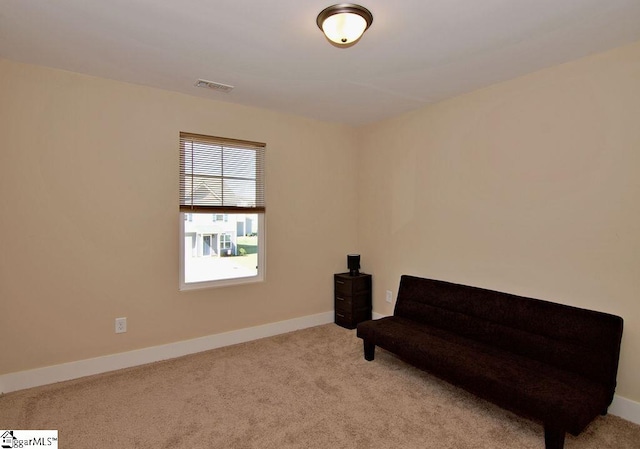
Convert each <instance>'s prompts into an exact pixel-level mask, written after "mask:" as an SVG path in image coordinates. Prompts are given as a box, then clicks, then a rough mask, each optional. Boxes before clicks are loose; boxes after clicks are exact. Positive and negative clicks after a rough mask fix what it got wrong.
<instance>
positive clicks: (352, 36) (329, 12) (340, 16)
mask: <svg viewBox="0 0 640 449" xmlns="http://www.w3.org/2000/svg"><path fill="white" fill-rule="evenodd" d="M372 22H373V15H372V14H371V12H370V11H369V10H368V9H367V8H365V7H363V6H360V5H354V4H353V3H339V4H337V5H333V6H329V7H328V8H326V9H324V10H322V12H320V14H318V18H317V19H316V23H317V24H318V27H319V28H320V29H321V30H322V32H323V33H324V35H325V36H327V39H329V42H331V43H332V44H334V45H335V46H336V47H350V46H352V45H353V44H355V43H356V42H358V40H359V39H360V37H362V34H363V33H364V32H365V31H366V30H367V28H369V27H370V26H371V23H372Z"/></svg>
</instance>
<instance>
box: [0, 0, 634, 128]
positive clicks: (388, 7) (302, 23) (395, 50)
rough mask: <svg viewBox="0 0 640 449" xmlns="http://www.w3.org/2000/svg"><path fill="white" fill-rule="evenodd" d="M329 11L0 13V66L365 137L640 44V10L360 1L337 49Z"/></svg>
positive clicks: (4, 0) (614, 3)
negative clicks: (324, 20)
mask: <svg viewBox="0 0 640 449" xmlns="http://www.w3.org/2000/svg"><path fill="white" fill-rule="evenodd" d="M336 3H337V2H336ZM331 4H333V2H331V0H304V1H301V0H271V1H267V0H207V1H205V0H0V57H2V58H6V59H10V60H14V61H20V62H27V63H32V64H38V65H44V66H50V67H56V68H61V69H65V70H70V71H73V72H80V73H86V74H90V75H95V76H100V77H104V78H110V79H114V80H121V81H126V82H130V83H136V84H143V85H148V86H153V87H158V88H161V89H167V90H172V91H177V92H183V93H186V94H189V95H195V96H200V97H205V98H211V99H215V100H220V101H227V102H233V103H240V104H245V105H251V106H258V107H262V108H268V109H272V110H277V111H283V112H287V113H292V114H297V115H301V116H306V117H311V118H316V119H320V120H325V121H332V122H342V123H346V124H351V125H360V124H365V123H371V122H374V121H377V120H381V119H384V118H387V117H392V116H395V115H398V114H400V113H402V112H406V111H409V110H412V109H417V108H419V107H421V106H423V105H425V104H428V103H432V102H436V101H439V100H442V99H444V98H448V97H451V96H454V95H457V94H460V93H463V92H468V91H471V90H474V89H477V88H479V87H483V86H487V85H490V84H493V83H496V82H499V81H502V80H506V79H510V78H514V77H516V76H519V75H522V74H525V73H528V72H532V71H535V70H537V69H540V68H543V67H548V66H552V65H556V64H559V63H562V62H566V61H569V60H572V59H576V58H579V57H582V56H584V55H587V54H591V53H596V52H600V51H604V50H607V49H610V48H614V47H617V46H621V45H624V44H626V43H630V42H634V41H638V40H640V0H396V1H389V0H362V2H360V4H362V5H363V6H365V7H367V8H368V9H369V10H371V12H372V13H373V16H374V20H373V25H372V26H371V28H370V29H369V30H368V31H367V32H366V33H365V35H364V36H363V38H362V39H361V41H360V42H358V43H357V44H356V45H355V46H353V47H351V48H348V49H340V48H336V47H334V46H332V45H330V44H329V43H328V42H327V41H326V40H325V38H324V36H323V35H322V34H321V32H320V30H319V29H318V28H317V26H316V23H315V20H316V16H317V15H318V13H319V12H320V11H321V10H322V9H324V8H325V7H327V6H329V5H331ZM198 78H204V79H207V80H211V81H217V82H220V83H224V84H231V85H233V86H235V89H234V90H233V91H232V92H231V93H222V92H216V91H211V90H206V89H202V88H196V87H194V83H195V81H196V80H197V79H198Z"/></svg>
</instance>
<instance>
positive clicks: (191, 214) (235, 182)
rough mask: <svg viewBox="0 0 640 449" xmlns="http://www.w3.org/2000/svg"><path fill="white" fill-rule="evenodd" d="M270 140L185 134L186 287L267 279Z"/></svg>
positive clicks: (182, 136) (182, 231)
mask: <svg viewBox="0 0 640 449" xmlns="http://www.w3.org/2000/svg"><path fill="white" fill-rule="evenodd" d="M264 153H265V144H262V143H256V142H247V141H240V140H232V139H226V138H220V137H210V136H202V135H198V134H188V133H180V215H181V219H180V289H181V290H187V289H194V288H204V287H216V286H223V285H233V284H240V283H247V282H257V281H261V280H262V279H264V269H265V267H264V265H265V264H264V262H265V254H264V241H265V226H264V222H265V220H264V216H265V211H266V207H265V201H264Z"/></svg>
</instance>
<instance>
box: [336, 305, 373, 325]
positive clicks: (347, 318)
mask: <svg viewBox="0 0 640 449" xmlns="http://www.w3.org/2000/svg"><path fill="white" fill-rule="evenodd" d="M370 319H371V309H360V310H355V311H354V312H353V313H349V312H343V311H340V310H337V309H336V311H335V322H336V324H338V325H340V326H342V327H346V328H348V329H355V327H356V326H357V325H358V323H360V322H362V321H367V320H370Z"/></svg>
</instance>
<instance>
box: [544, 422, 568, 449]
mask: <svg viewBox="0 0 640 449" xmlns="http://www.w3.org/2000/svg"><path fill="white" fill-rule="evenodd" d="M564 435H565V431H564V429H558V428H556V427H552V426H549V425H547V424H545V425H544V447H545V449H563V448H564Z"/></svg>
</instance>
